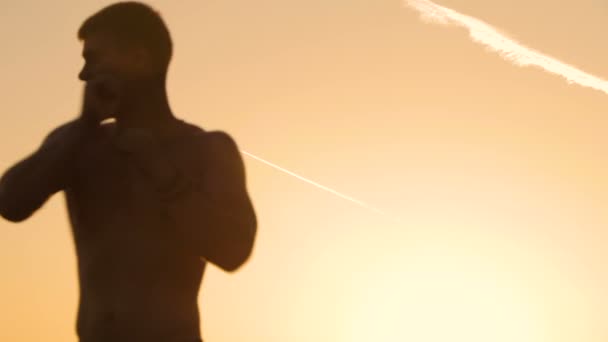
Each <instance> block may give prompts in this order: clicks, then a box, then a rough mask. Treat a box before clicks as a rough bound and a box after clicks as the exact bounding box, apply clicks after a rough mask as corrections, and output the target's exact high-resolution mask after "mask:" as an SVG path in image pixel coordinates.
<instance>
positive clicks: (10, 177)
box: [0, 120, 88, 222]
mask: <svg viewBox="0 0 608 342" xmlns="http://www.w3.org/2000/svg"><path fill="white" fill-rule="evenodd" d="M87 133H88V131H87V127H85V126H84V125H83V124H82V123H81V122H80V121H78V120H75V121H72V122H69V123H67V124H65V125H62V126H60V127H59V128H57V129H55V130H54V131H53V132H52V133H51V134H49V136H48V137H47V138H46V139H45V141H44V143H43V144H42V146H40V148H39V149H38V150H37V151H36V152H34V153H33V154H32V155H30V156H29V157H27V158H26V159H24V160H22V161H20V162H19V163H17V164H16V165H14V166H13V167H12V168H10V169H9V170H8V171H7V172H6V173H5V174H4V175H3V176H2V178H1V179H0V214H1V215H2V216H3V217H4V218H6V219H8V220H10V221H15V222H18V221H22V220H24V219H26V218H27V217H29V216H30V215H31V214H32V213H33V212H34V211H36V210H37V209H38V208H40V207H41V206H42V204H43V203H44V202H45V201H46V200H47V199H48V198H49V197H50V196H51V195H52V194H54V193H55V192H57V191H59V190H61V189H63V188H64V187H65V185H66V183H67V181H68V179H69V175H70V169H71V166H72V164H73V163H72V159H73V157H74V155H75V153H76V151H77V148H78V146H79V145H80V144H81V143H82V141H83V139H84V138H85V137H86V135H87Z"/></svg>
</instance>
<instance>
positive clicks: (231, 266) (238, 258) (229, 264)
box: [215, 246, 252, 273]
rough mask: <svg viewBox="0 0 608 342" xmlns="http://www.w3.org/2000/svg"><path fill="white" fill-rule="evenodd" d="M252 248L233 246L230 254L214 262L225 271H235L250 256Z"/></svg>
mask: <svg viewBox="0 0 608 342" xmlns="http://www.w3.org/2000/svg"><path fill="white" fill-rule="evenodd" d="M251 252H252V248H251V247H249V248H248V246H238V247H237V248H233V249H232V251H231V253H230V255H226V256H225V257H223V258H221V259H218V260H217V261H216V262H215V264H216V265H217V266H218V267H219V268H221V269H222V270H223V271H225V272H229V273H233V272H236V271H237V270H239V269H240V268H241V266H243V265H244V264H245V263H246V262H247V260H249V257H250V256H251Z"/></svg>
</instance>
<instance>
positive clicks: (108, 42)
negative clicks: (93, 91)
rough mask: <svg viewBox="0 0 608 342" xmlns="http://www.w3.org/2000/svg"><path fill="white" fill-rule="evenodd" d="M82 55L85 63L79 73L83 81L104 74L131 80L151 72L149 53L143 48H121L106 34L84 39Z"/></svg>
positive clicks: (121, 79)
mask: <svg viewBox="0 0 608 342" xmlns="http://www.w3.org/2000/svg"><path fill="white" fill-rule="evenodd" d="M82 57H83V58H84V60H85V64H84V66H83V68H82V70H81V71H80V74H79V75H78V78H80V79H81V80H82V81H89V80H92V79H95V78H96V77H99V76H104V77H112V78H114V79H116V80H118V81H120V82H129V81H133V80H137V79H138V78H140V77H143V76H145V74H146V73H148V72H149V65H150V63H148V58H147V57H148V55H147V54H146V53H145V52H144V51H143V50H142V49H137V48H122V49H121V48H120V47H118V45H117V44H116V43H115V42H114V41H113V40H112V38H111V37H109V36H107V35H104V34H91V35H90V36H89V37H87V38H86V39H85V40H84V46H83V51H82Z"/></svg>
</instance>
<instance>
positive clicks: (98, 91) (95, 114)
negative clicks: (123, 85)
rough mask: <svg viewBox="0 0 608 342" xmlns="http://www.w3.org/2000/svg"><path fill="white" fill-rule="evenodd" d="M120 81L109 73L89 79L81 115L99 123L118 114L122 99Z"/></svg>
mask: <svg viewBox="0 0 608 342" xmlns="http://www.w3.org/2000/svg"><path fill="white" fill-rule="evenodd" d="M120 91H121V89H120V82H119V81H118V80H117V79H116V78H114V77H112V76H109V75H99V76H97V77H95V78H93V79H91V80H89V81H87V83H86V85H85V88H84V99H83V108H82V114H81V117H82V119H84V120H85V121H86V122H87V123H89V124H92V125H98V124H99V123H100V122H101V121H103V120H105V119H108V118H111V117H113V116H114V115H116V110H117V109H118V104H119V101H120Z"/></svg>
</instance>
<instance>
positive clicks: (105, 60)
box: [78, 1, 173, 83]
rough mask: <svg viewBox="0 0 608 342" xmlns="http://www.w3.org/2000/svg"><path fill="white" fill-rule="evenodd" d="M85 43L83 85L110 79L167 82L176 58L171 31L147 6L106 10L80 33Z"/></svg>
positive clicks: (125, 5) (129, 4)
mask: <svg viewBox="0 0 608 342" xmlns="http://www.w3.org/2000/svg"><path fill="white" fill-rule="evenodd" d="M78 38H79V39H80V40H82V41H83V42H84V48H83V57H84V59H85V65H84V67H83V69H82V71H81V72H80V74H79V78H80V79H81V80H83V81H89V80H92V79H95V77H97V76H99V75H104V74H106V75H110V76H112V77H115V78H117V79H119V80H120V81H123V82H127V83H128V82H130V81H137V80H140V79H145V80H151V79H156V80H160V81H163V82H164V80H165V78H166V74H167V69H168V66H169V62H170V60H171V55H172V49H173V47H172V45H173V44H172V42H171V36H170V34H169V30H168V29H167V27H166V26H165V24H164V22H163V20H162V18H161V17H160V15H159V14H158V13H157V12H156V11H154V10H153V9H152V8H150V7H148V6H147V5H144V4H141V3H138V2H133V1H128V2H119V3H116V4H113V5H110V6H108V7H105V8H103V9H102V10H100V11H99V12H97V13H95V14H94V15H92V16H91V17H89V18H88V19H87V20H85V22H84V23H83V24H82V26H81V27H80V29H79V30H78Z"/></svg>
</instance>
